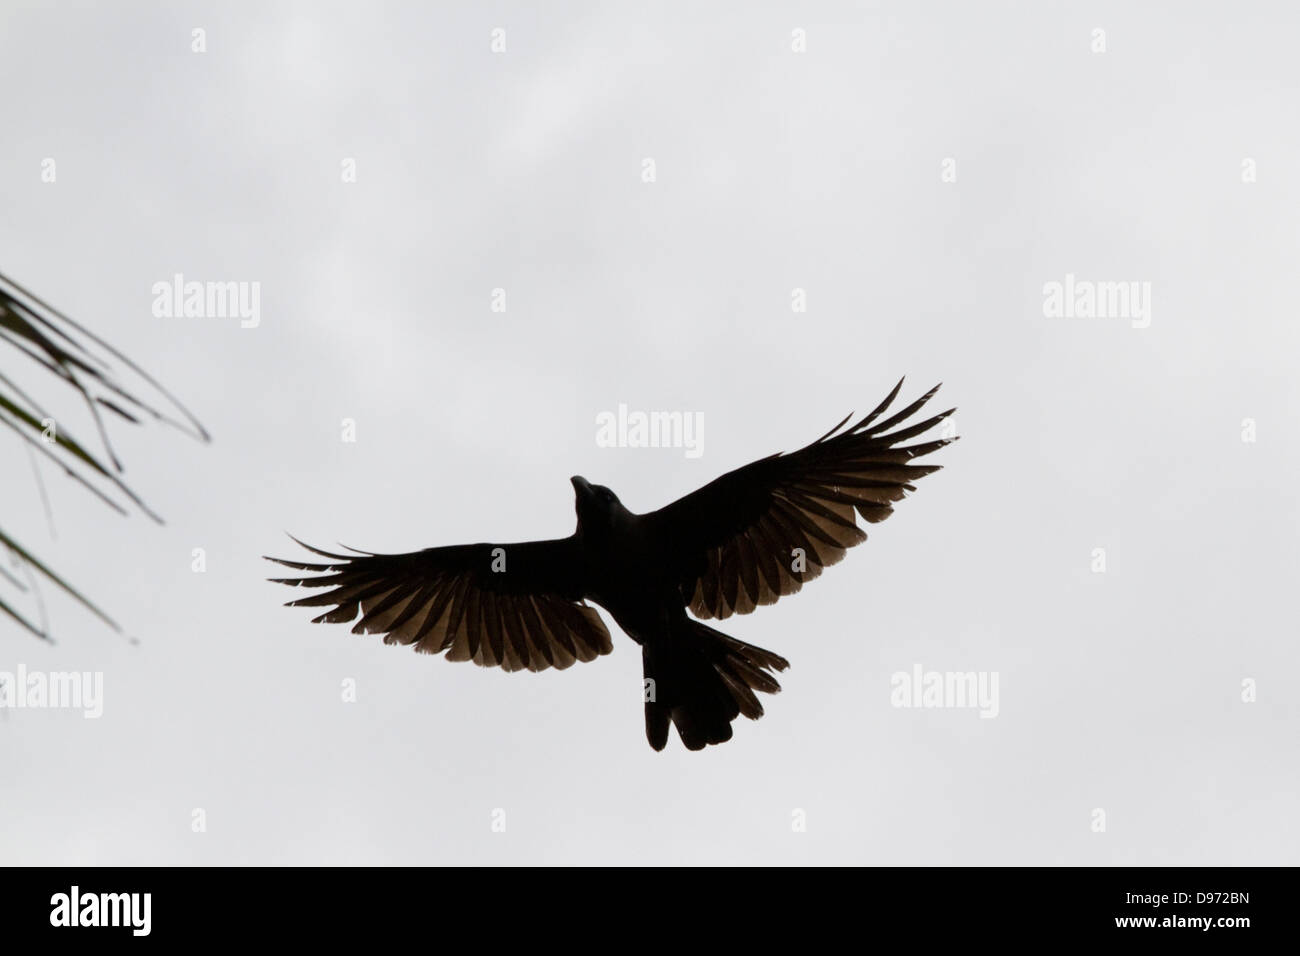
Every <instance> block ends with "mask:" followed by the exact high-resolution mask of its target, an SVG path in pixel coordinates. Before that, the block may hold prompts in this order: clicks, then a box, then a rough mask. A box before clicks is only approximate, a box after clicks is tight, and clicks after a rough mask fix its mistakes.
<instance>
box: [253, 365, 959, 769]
mask: <svg viewBox="0 0 1300 956" xmlns="http://www.w3.org/2000/svg"><path fill="white" fill-rule="evenodd" d="M902 385H903V383H902V381H901V380H900V381H899V383H898V385H896V386H894V389H893V391H891V392H890V393H889V395H888V396H887V397H886V398H885V400H884V401H883V402H881V403H880V405H879V406H878V407H877V408H876V409H875V410H874V411H873V412H871V414H869V415H867V416H866V417H865V418H863V419H862V420H861V421H859V422H858V423H857V424H855V425H851V426H849V427H848V428H845V425H846V424H847V423H848V421H849V418H851V417H852V416H851V415H850V416H849V417H848V418H845V419H844V420H843V421H841V422H840V423H839V424H838V425H836V426H835V427H834V428H832V429H831V430H830V431H829V432H827V433H826V434H825V435H823V436H822V437H821V438H819V439H818V440H817V441H815V442H813V443H812V444H810V445H808V446H807V447H805V448H802V449H800V450H799V451H796V452H792V453H789V454H776V455H771V456H769V457H767V458H763V459H760V460H759V461H755V462H752V463H751V464H748V465H745V466H744V467H743V468H738V469H736V470H735V471H732V472H729V473H728V474H725V475H723V476H722V477H721V478H718V479H717V480H715V481H712V482H710V483H709V484H707V485H705V486H704V487H703V488H700V489H699V490H698V491H694V492H692V493H691V494H689V495H687V496H686V497H684V498H681V499H679V500H677V501H675V502H673V503H672V504H670V505H668V506H667V507H664V508H661V509H659V510H658V511H652V512H650V513H649V514H634V513H633V512H631V511H628V510H627V508H625V507H624V506H623V504H622V502H620V501H619V500H618V497H617V496H616V495H615V494H614V492H612V491H610V490H609V489H608V488H606V487H604V486H602V485H593V484H590V483H589V482H587V481H586V480H585V479H583V478H581V477H574V478H572V479H571V481H572V482H573V488H574V493H575V499H576V500H575V507H576V510H577V514H578V527H577V530H576V531H575V532H574V533H573V534H572V535H570V536H569V537H567V538H558V539H555V540H551V541H528V542H522V543H519V544H465V545H454V546H452V547H443V548H428V549H426V550H424V551H415V552H412V553H410V554H372V553H370V552H365V551H355V553H353V554H333V553H330V552H328V551H320V550H317V549H316V548H313V547H310V546H309V545H306V544H303V543H302V542H301V541H298V542H297V543H298V544H300V545H302V547H304V548H306V549H307V550H308V551H311V552H313V553H314V554H317V555H320V556H321V557H323V558H325V559H327V561H326V562H325V563H321V562H301V561H285V560H281V559H279V558H268V560H271V561H275V562H276V563H278V564H282V565H285V566H287V567H290V568H295V569H297V570H299V571H307V572H312V576H310V577H293V578H273V579H272V580H274V581H276V582H277V583H281V584H289V585H294V586H303V587H309V588H328V590H327V591H325V592H324V593H321V594H313V595H311V596H309V597H304V598H299V599H298V600H296V601H290V602H288V603H289V605H290V606H299V605H302V606H308V607H332V610H329V611H326V612H325V613H324V614H321V615H320V616H319V617H317V618H315V621H316V622H321V621H328V622H330V623H343V622H348V621H352V620H354V619H356V617H357V614H358V613H360V615H361V617H360V620H358V621H357V622H356V624H355V625H354V626H353V628H352V632H353V633H354V634H383V635H385V636H384V642H385V643H387V644H413V645H415V649H416V650H417V651H421V652H423V653H426V654H438V653H442V652H443V651H445V652H446V656H447V659H448V660H451V661H471V660H472V661H473V662H474V663H476V664H479V665H482V666H484V667H496V666H500V667H502V668H504V669H505V670H508V671H514V670H524V669H527V670H531V671H541V670H545V669H546V668H548V667H555V668H557V669H561V670H562V669H564V668H566V667H569V666H570V665H571V664H573V662H574V661H591V660H595V659H596V658H597V657H599V656H600V655H602V654H608V653H609V652H610V651H612V650H613V644H612V642H611V641H610V637H609V631H608V630H607V629H606V628H605V625H604V623H603V622H602V621H601V618H600V616H599V615H598V614H597V613H596V609H595V608H594V607H592V606H591V605H589V604H588V603H587V601H593V602H595V603H596V604H598V605H600V606H601V607H602V608H604V609H605V610H606V611H608V612H609V614H610V615H611V616H612V617H613V618H614V620H615V621H617V622H618V626H619V627H621V628H622V629H623V630H624V631H625V632H626V633H627V635H628V636H629V637H631V638H632V640H634V641H636V642H637V643H638V644H640V645H641V657H642V662H643V666H644V668H645V681H646V683H645V685H644V697H645V727H646V737H647V738H648V739H649V741H650V746H651V747H653V748H654V749H655V750H662V749H663V748H664V746H665V744H667V742H668V725H669V724H670V723H672V724H673V725H675V726H676V727H677V733H678V735H679V736H680V737H681V739H682V743H683V744H685V745H686V747H687V748H688V749H690V750H700V749H702V748H704V747H705V746H706V745H708V744H718V743H722V742H724V741H726V740H730V739H731V733H732V728H731V722H732V721H733V720H735V719H736V717H737V716H738V715H740V714H744V715H745V716H746V717H749V718H750V719H757V718H759V717H761V716H762V715H763V705H762V704H761V703H760V702H759V700H758V697H757V696H755V693H754V692H755V691H762V692H764V693H767V694H774V693H776V692H777V691H779V690H780V689H781V687H780V685H779V684H778V683H777V682H776V679H775V677H773V672H774V671H783V670H785V669H786V667H788V666H789V663H788V662H787V661H786V659H785V658H784V657H781V656H780V655H778V654H774V653H772V652H771V651H766V650H763V649H762V648H760V647H755V646H753V645H752V644H746V643H744V642H743V641H739V640H736V639H735V638H733V637H729V636H728V635H726V634H723V633H721V632H720V631H717V630H714V629H713V628H711V627H709V626H708V625H706V624H703V623H701V622H700V621H699V620H695V619H693V618H692V617H690V616H688V615H687V613H686V612H687V610H688V609H689V610H690V612H691V614H693V615H694V616H695V618H726V617H730V616H731V615H732V614H748V613H749V612H750V611H753V610H754V608H756V607H758V606H759V605H763V604H773V603H775V602H776V601H777V599H778V598H781V597H784V596H786V595H787V594H793V593H795V592H796V591H798V590H799V589H800V588H802V587H803V584H804V582H805V581H807V580H810V579H812V578H815V577H817V576H818V575H820V574H821V572H822V568H824V567H827V566H829V565H832V564H835V563H837V562H838V561H840V559H842V558H843V557H844V552H845V550H846V549H847V548H851V547H853V546H854V545H855V544H859V543H860V542H862V541H865V540H866V537H867V536H866V534H865V533H864V532H863V531H862V530H861V529H860V528H859V527H858V525H857V522H856V520H855V517H854V512H855V511H856V513H857V515H859V516H861V517H862V518H863V519H864V520H865V521H867V522H868V523H875V522H877V521H883V520H885V519H886V518H888V517H889V516H890V515H891V514H892V513H893V510H894V509H893V502H895V501H899V500H901V499H902V498H904V497H905V496H906V494H907V492H909V491H915V490H916V489H915V486H914V485H913V484H912V482H913V481H915V480H916V479H917V478H921V477H924V476H925V475H928V474H930V473H931V472H934V471H937V470H939V467H940V466H938V465H914V464H910V462H911V460H912V459H913V458H918V457H920V456H922V455H928V454H930V453H931V452H933V451H936V450H937V449H939V448H942V447H943V446H944V445H946V444H948V443H949V442H950V441H952V440H954V439H942V438H941V439H937V440H932V441H926V442H922V443H920V444H913V445H902V444H900V443H902V442H906V441H908V440H910V439H913V438H916V437H917V436H919V435H922V434H924V433H925V432H926V431H928V430H929V429H931V428H932V427H934V426H935V425H936V424H938V423H939V422H940V421H942V420H943V419H944V418H946V417H947V416H948V415H950V414H952V412H953V411H954V409H949V410H948V411H946V412H943V413H941V414H938V415H935V416H933V417H931V418H927V419H925V420H924V421H921V422H919V423H915V424H908V425H905V427H901V428H898V429H897V430H896V431H890V429H893V428H895V427H896V426H899V425H902V424H903V423H904V422H905V421H906V420H907V419H908V418H909V417H910V416H912V415H913V414H914V413H915V412H916V411H917V410H918V409H920V408H921V407H922V406H923V405H925V403H926V402H927V401H929V400H930V398H931V397H932V396H933V395H934V393H935V392H936V391H938V386H935V387H934V388H933V389H931V390H930V391H929V392H927V393H926V394H924V395H923V396H921V397H920V398H919V399H917V400H916V401H915V402H913V403H912V404H911V405H908V406H907V407H906V408H904V409H902V410H901V411H899V412H897V413H896V414H893V415H891V416H889V417H888V418H885V419H883V420H880V421H877V419H880V417H881V415H883V414H884V413H885V412H886V410H888V408H889V406H890V404H891V403H892V402H893V401H894V399H895V398H896V397H897V395H898V392H899V389H901V388H902ZM294 540H295V541H297V539H296V538H295V539H294ZM347 550H349V551H354V550H355V549H352V548H348V549H347Z"/></svg>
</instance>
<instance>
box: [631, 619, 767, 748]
mask: <svg viewBox="0 0 1300 956" xmlns="http://www.w3.org/2000/svg"><path fill="white" fill-rule="evenodd" d="M641 658H642V662H643V663H644V666H645V678H646V684H645V732H646V738H647V739H648V740H649V741H650V746H651V747H653V748H654V749H655V750H663V749H664V746H665V745H666V744H667V743H668V725H669V723H670V722H671V723H672V724H675V725H676V727H677V733H678V735H679V736H680V737H681V738H682V743H683V744H685V745H686V749H687V750H702V749H704V747H705V746H707V745H708V744H720V743H723V742H724V741H727V740H730V739H731V722H732V721H733V720H735V719H736V717H737V716H739V715H740V714H744V715H745V716H746V717H748V718H749V719H750V720H757V719H758V718H759V717H762V716H763V705H762V704H761V703H759V700H758V697H756V696H755V694H754V691H762V692H763V693H765V694H775V693H777V692H778V691H780V690H781V685H780V684H778V683H777V682H776V678H775V677H773V676H772V674H771V672H772V671H783V670H785V669H786V668H787V667H789V666H790V662H789V661H787V660H786V659H785V658H784V657H781V656H780V655H779V654H773V653H772V652H771V651H765V650H763V648H761V647H755V646H754V645H752V644H746V643H745V642H744V641H738V640H736V639H735V638H734V637H728V636H727V635H726V634H723V633H722V632H721V631H715V630H714V629H713V628H711V627H709V626H708V625H705V624H701V623H700V622H699V621H693V620H690V619H689V618H687V619H685V620H684V622H683V624H682V626H680V627H678V628H676V629H674V631H673V632H672V634H671V635H670V636H669V638H668V639H666V640H661V641H657V642H653V643H647V644H645V646H644V647H643V648H642V652H641Z"/></svg>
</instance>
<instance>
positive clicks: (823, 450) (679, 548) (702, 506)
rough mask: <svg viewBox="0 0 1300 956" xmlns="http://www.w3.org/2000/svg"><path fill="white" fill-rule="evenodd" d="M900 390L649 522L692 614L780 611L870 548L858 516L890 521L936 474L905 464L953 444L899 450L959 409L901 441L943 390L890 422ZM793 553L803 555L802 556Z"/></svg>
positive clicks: (728, 476) (927, 422)
mask: <svg viewBox="0 0 1300 956" xmlns="http://www.w3.org/2000/svg"><path fill="white" fill-rule="evenodd" d="M902 386H903V382H902V380H900V381H899V383H898V384H897V385H895V386H894V390H893V391H892V392H890V393H889V395H888V397H886V398H885V400H884V401H883V402H881V403H880V405H879V406H878V407H877V408H876V409H875V411H873V412H872V413H871V414H870V415H868V416H867V417H866V418H864V419H862V420H861V421H860V422H858V423H857V424H856V425H852V426H850V427H848V428H844V425H845V423H846V422H847V421H848V420H849V419H848V418H845V419H844V421H842V422H840V423H839V424H838V425H836V426H835V427H834V428H832V429H831V430H830V431H829V432H828V433H827V434H825V435H823V436H822V437H821V438H820V439H818V440H817V441H815V442H813V443H812V444H811V445H809V446H807V447H806V448H802V449H800V450H799V451H796V452H792V453H790V454H777V455H772V456H770V457H768V458H763V459H761V460H759V461H756V462H753V463H751V464H748V465H745V466H744V467H743V468H738V469H736V470H735V471H733V472H729V473H728V474H725V475H723V476H722V477H721V478H718V479H717V480H716V481H712V482H710V483H709V484H707V485H705V486H704V487H703V488H701V489H699V490H698V491H695V492H692V493H691V494H689V495H687V496H686V497H684V498H680V499H678V500H677V501H674V502H673V503H672V504H670V505H668V506H666V507H664V508H661V509H660V510H658V511H656V512H653V513H652V514H649V515H647V516H646V518H647V519H648V520H650V521H651V522H652V523H653V525H654V527H655V530H656V537H657V539H658V540H660V541H663V542H666V543H668V544H667V545H666V546H665V548H664V551H665V558H666V560H670V561H671V560H673V559H676V560H677V561H678V562H680V563H679V564H678V565H676V566H675V567H674V569H673V570H674V572H675V573H677V574H678V575H679V579H680V581H681V587H682V593H683V595H684V597H685V599H686V604H687V606H688V607H689V608H690V610H691V612H692V613H693V614H695V615H696V616H697V617H701V618H714V617H716V618H725V617H730V616H731V615H732V614H748V613H749V612H750V611H752V610H754V608H755V607H757V606H758V605H760V604H775V603H776V601H777V599H778V598H780V597H782V596H784V595H786V594H793V593H795V592H796V591H798V590H799V589H800V588H802V587H803V582H804V581H806V580H810V579H812V578H815V577H817V576H818V575H820V574H821V572H822V568H824V567H826V566H828V565H831V564H835V563H837V562H838V561H840V560H841V559H842V558H843V557H844V552H845V550H847V549H848V548H851V547H853V546H854V545H855V544H859V543H860V542H862V541H865V540H866V539H867V536H866V533H865V532H863V531H862V529H860V528H859V527H858V525H857V522H856V520H855V518H854V512H855V511H856V512H857V514H858V515H861V517H862V518H863V519H864V520H865V521H867V522H868V523H875V522H877V521H884V520H885V519H886V518H888V517H889V516H890V515H891V514H893V511H894V509H893V502H895V501H899V500H900V499H902V498H904V497H905V496H906V494H907V493H908V492H909V491H915V490H916V487H915V486H914V485H913V484H912V482H913V481H915V480H916V479H917V478H921V477H924V476H925V475H928V474H930V473H931V472H934V471H938V470H939V467H940V466H938V465H913V464H908V462H910V461H911V460H912V459H913V458H918V457H920V456H921V455H928V454H930V452H932V451H936V450H937V449H939V448H942V447H943V446H944V445H946V444H948V443H949V442H951V441H953V440H955V439H937V440H934V441H928V442H924V443H921V444H916V445H902V444H901V443H902V442H906V441H908V440H909V439H912V438H915V437H916V436H918V435H921V434H923V433H925V432H926V431H928V430H929V429H931V428H933V427H934V426H935V425H937V424H938V423H939V422H940V421H942V420H943V419H945V418H947V417H948V416H949V415H951V414H952V412H953V411H954V410H955V409H949V410H948V411H946V412H943V413H941V414H938V415H935V416H933V417H932V418H928V419H926V420H925V421H922V422H919V423H917V424H913V425H907V426H906V427H903V428H900V429H899V430H898V431H895V432H892V433H891V432H889V429H891V428H894V427H895V426H897V425H900V424H901V423H903V422H904V421H905V420H906V419H907V418H908V417H910V416H911V415H912V414H913V413H915V412H916V411H917V410H918V409H920V408H921V407H922V406H923V405H924V404H925V403H926V402H927V401H929V400H930V398H931V397H932V396H933V395H934V393H935V392H937V391H938V390H939V386H937V385H936V386H935V387H934V388H932V389H931V390H930V391H928V392H926V393H925V394H924V395H922V396H921V397H920V398H919V399H917V400H916V401H915V402H913V403H912V404H911V405H909V406H907V407H906V408H904V409H903V410H902V411H900V412H898V413H897V414H894V415H891V416H890V417H889V418H886V419H885V420H883V421H881V422H879V423H878V424H872V423H873V422H875V421H876V419H877V418H879V417H880V416H881V415H882V414H883V413H884V412H885V410H886V409H888V408H889V406H890V404H891V403H892V402H893V400H894V398H895V397H896V396H897V395H898V391H899V389H900V388H902ZM796 549H799V550H798V551H796Z"/></svg>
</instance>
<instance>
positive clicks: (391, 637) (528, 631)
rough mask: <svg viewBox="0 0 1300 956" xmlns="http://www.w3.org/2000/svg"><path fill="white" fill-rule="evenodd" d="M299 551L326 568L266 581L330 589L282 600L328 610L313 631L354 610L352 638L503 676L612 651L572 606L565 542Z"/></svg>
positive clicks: (590, 616) (302, 567)
mask: <svg viewBox="0 0 1300 956" xmlns="http://www.w3.org/2000/svg"><path fill="white" fill-rule="evenodd" d="M295 540H296V539H295ZM298 543H299V544H302V542H301V541H299V542H298ZM302 546H303V547H304V548H307V550H308V551H311V552H313V553H315V554H318V555H320V556H321V557H324V558H328V559H329V562H328V563H324V564H323V563H319V562H301V561H285V560H282V559H280V558H268V559H267V560H269V561H274V562H276V563H277V564H283V565H285V566H286V567H290V568H296V569H297V570H299V571H310V572H312V574H313V576H312V577H296V578H272V580H273V581H275V582H277V583H279V584H289V585H293V586H301V587H309V588H325V587H327V588H329V589H330V590H328V591H326V592H325V593H323V594H313V595H311V596H310V597H305V598H299V599H298V600H296V601H290V602H289V605H290V606H301V605H306V606H324V607H329V606H331V605H332V606H333V610H331V611H326V612H325V613H324V614H322V615H320V616H319V617H317V618H315V621H316V622H317V623H319V622H322V621H327V622H330V623H344V622H347V621H351V620H353V619H354V618H356V617H357V614H358V612H360V614H361V618H360V620H358V621H357V623H356V624H355V625H353V628H352V633H354V634H375V633H378V634H383V635H385V636H384V643H386V644H414V645H415V649H416V650H417V651H421V652H423V653H425V654H438V653H441V652H442V651H446V652H447V660H450V661H470V660H472V661H473V662H474V663H475V664H479V665H482V666H484V667H497V666H500V667H502V668H504V669H505V670H508V671H515V670H524V669H527V670H530V671H540V670H545V669H546V668H548V667H556V668H559V669H561V670H562V669H564V668H566V667H568V666H570V665H571V664H573V662H574V661H592V660H595V659H596V658H597V657H599V656H600V655H601V654H608V653H609V652H610V651H612V650H613V649H614V647H613V644H612V643H611V642H610V638H609V631H608V630H607V629H606V628H605V624H604V622H603V621H601V619H600V615H599V614H598V613H596V609H595V608H594V607H591V606H590V605H589V604H587V603H586V602H585V601H583V599H582V585H581V582H580V581H579V580H578V577H577V575H578V568H580V567H581V561H580V560H579V558H580V555H579V554H578V547H579V546H578V543H577V541H576V539H574V538H571V537H570V538H561V539H556V540H553V541H527V542H522V543H520V544H499V545H497V544H463V545H455V546H453V547H447V548H428V549H427V550H424V551H415V552H412V553H410V554H369V553H366V552H358V553H356V554H353V555H346V554H332V553H330V552H328V551H318V550H317V549H315V548H313V547H310V546H308V545H305V544H302Z"/></svg>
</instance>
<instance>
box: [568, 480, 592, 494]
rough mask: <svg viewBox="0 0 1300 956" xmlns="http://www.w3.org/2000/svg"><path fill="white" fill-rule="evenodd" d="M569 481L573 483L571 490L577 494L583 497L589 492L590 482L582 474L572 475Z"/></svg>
mask: <svg viewBox="0 0 1300 956" xmlns="http://www.w3.org/2000/svg"><path fill="white" fill-rule="evenodd" d="M569 481H570V482H572V483H573V490H574V491H576V492H577V493H578V494H580V495H582V496H584V497H585V496H587V495H589V494H591V483H590V482H589V481H587V479H586V478H583V477H582V475H574V476H573V477H572V478H570V479H569Z"/></svg>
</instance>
